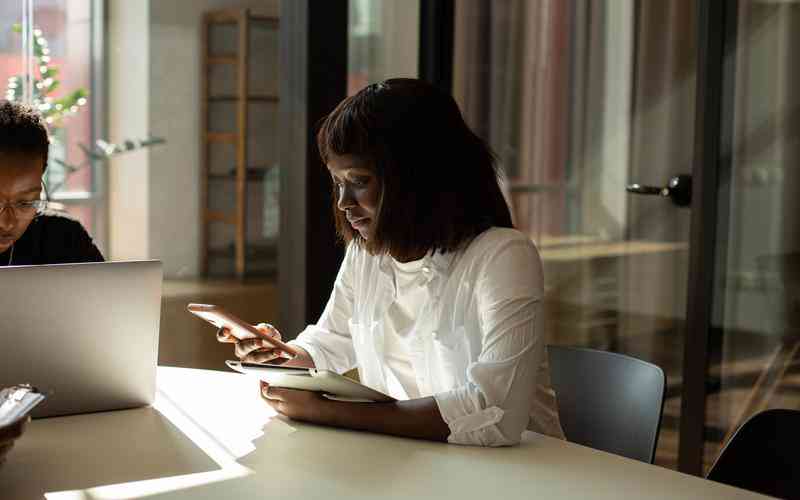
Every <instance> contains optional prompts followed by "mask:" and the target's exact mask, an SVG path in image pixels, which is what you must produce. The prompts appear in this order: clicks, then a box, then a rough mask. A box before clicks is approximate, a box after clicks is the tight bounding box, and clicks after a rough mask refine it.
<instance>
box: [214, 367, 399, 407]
mask: <svg viewBox="0 0 800 500" xmlns="http://www.w3.org/2000/svg"><path fill="white" fill-rule="evenodd" d="M225 364H227V365H228V367H230V368H231V369H232V370H236V371H237V372H240V373H245V374H248V375H255V376H257V377H258V378H260V379H261V380H263V381H264V382H266V383H268V384H269V385H272V386H274V387H282V388H285V389H300V390H303V391H314V392H321V393H323V394H324V395H325V397H328V398H329V399H335V400H339V401H353V402H389V401H396V400H395V399H394V398H393V397H391V396H387V395H386V394H383V393H382V392H379V391H376V390H375V389H372V388H370V387H367V386H366V385H362V384H359V383H358V382H356V381H355V380H352V379H349V378H347V377H345V376H344V375H339V374H338V373H336V372H332V371H330V370H318V369H316V368H302V367H296V366H281V365H266V364H258V363H245V362H242V361H232V360H228V361H226V362H225Z"/></svg>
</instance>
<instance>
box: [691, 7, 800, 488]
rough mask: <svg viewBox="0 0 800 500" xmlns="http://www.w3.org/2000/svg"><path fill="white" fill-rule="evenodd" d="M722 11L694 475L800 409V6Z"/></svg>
mask: <svg viewBox="0 0 800 500" xmlns="http://www.w3.org/2000/svg"><path fill="white" fill-rule="evenodd" d="M720 4H724V5H720V6H716V7H714V9H719V11H715V10H713V9H712V10H710V11H709V12H708V13H707V14H708V17H709V31H710V32H711V33H712V36H714V33H718V35H719V36H720V38H721V42H720V47H719V49H720V50H719V53H720V59H721V60H720V61H718V63H717V64H719V68H720V69H721V71H720V74H719V75H714V74H713V71H711V72H710V73H709V81H708V82H707V83H708V87H709V88H714V87H716V88H718V90H719V94H720V104H721V106H720V113H719V116H720V120H719V126H714V125H713V124H709V127H708V128H707V129H706V131H705V132H704V134H707V135H708V136H709V139H710V141H711V142H712V143H713V142H714V141H717V143H718V144H719V148H718V151H707V153H708V157H707V158H706V159H705V160H704V161H706V162H708V163H709V165H710V166H712V168H715V169H716V171H717V175H716V180H715V185H710V186H709V187H708V189H706V190H704V193H707V194H710V195H711V196H713V197H716V204H715V205H716V206H715V212H716V213H715V214H713V217H710V218H709V219H707V220H709V221H710V222H711V224H707V227H708V230H709V232H711V233H712V234H713V236H714V237H715V240H716V242H715V244H714V250H713V253H714V256H713V260H714V266H713V277H712V281H711V287H710V289H709V292H710V307H709V321H708V323H707V326H702V325H698V328H706V329H707V330H706V331H704V332H700V331H697V333H698V334H699V335H698V337H703V336H705V337H706V341H707V347H706V348H707V353H706V355H705V356H704V358H705V359H703V357H698V358H697V359H696V360H695V361H691V362H689V363H687V369H688V370H690V371H692V372H693V373H705V377H704V379H701V380H699V381H698V377H693V378H692V381H690V384H691V385H693V388H692V389H691V392H693V393H696V394H698V397H691V398H689V399H688V400H687V406H686V407H685V408H686V411H687V412H688V413H691V414H692V415H695V416H696V417H697V418H694V419H692V420H690V421H687V422H685V430H686V433H687V435H688V434H694V435H697V436H698V437H699V436H702V441H701V442H700V443H696V444H697V445H698V446H694V445H692V444H691V443H690V442H689V441H690V440H687V441H686V443H685V446H683V447H682V448H683V449H682V455H683V458H682V465H683V467H682V468H683V469H684V470H686V471H687V472H693V473H700V472H702V473H705V472H707V471H708V468H709V467H710V466H711V465H712V464H713V462H714V460H715V459H716V457H717V455H718V454H719V451H720V450H721V447H722V446H724V444H725V443H726V442H727V441H728V439H729V438H730V437H731V435H732V434H733V433H734V432H735V431H736V429H737V428H738V427H739V426H740V425H741V424H742V423H744V421H745V420H747V418H749V417H750V416H752V415H754V414H755V413H758V412H760V411H763V410H765V409H769V408H791V409H797V408H800V356H798V354H799V353H800V236H798V234H799V233H798V231H796V230H795V229H796V227H797V226H798V224H799V221H798V213H800V210H798V209H800V206H798V205H800V202H798V194H800V171H798V168H797V165H798V160H800V142H799V141H798V137H800V120H798V117H799V116H800V87H798V85H797V82H798V76H800V61H798V59H797V57H796V56H795V55H794V53H793V52H794V49H795V48H796V47H797V46H798V43H800V3H798V2H790V1H764V0H758V1H756V0H739V1H738V2H720ZM712 52H713V50H712ZM713 59H714V58H713V57H712V58H711V59H710V60H709V64H710V65H714V64H715V62H714V60H713ZM715 79H717V80H718V81H716V82H715V81H714V80H715ZM712 97H713V96H712ZM712 156H716V158H713V157H712ZM692 244H693V245H694V240H692ZM687 356H689V355H688V354H687ZM692 356H694V355H692Z"/></svg>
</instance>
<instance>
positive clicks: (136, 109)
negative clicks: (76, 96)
mask: <svg viewBox="0 0 800 500" xmlns="http://www.w3.org/2000/svg"><path fill="white" fill-rule="evenodd" d="M107 7H108V23H109V26H108V30H107V33H108V55H107V60H108V84H109V93H108V113H109V121H108V130H109V137H110V138H111V140H112V141H119V140H122V139H123V138H128V137H144V136H146V135H147V132H148V130H149V128H150V124H149V108H148V106H147V102H148V98H149V74H150V57H149V53H150V51H149V37H148V31H149V27H148V24H149V12H150V9H149V6H148V3H147V2H131V1H129V0H110V1H109V2H108V4H107ZM108 166H109V169H108V189H109V201H108V204H109V238H108V239H109V242H108V246H109V249H108V252H107V253H108V255H109V256H110V258H111V259H112V260H127V259H140V258H147V257H148V256H149V253H150V252H149V246H148V245H149V240H150V234H149V233H150V206H149V196H148V195H149V193H148V191H149V189H148V187H149V180H148V179H149V175H148V174H149V153H148V151H146V150H145V151H135V152H133V153H129V154H127V155H123V156H119V157H115V158H113V159H112V160H111V161H109V164H108Z"/></svg>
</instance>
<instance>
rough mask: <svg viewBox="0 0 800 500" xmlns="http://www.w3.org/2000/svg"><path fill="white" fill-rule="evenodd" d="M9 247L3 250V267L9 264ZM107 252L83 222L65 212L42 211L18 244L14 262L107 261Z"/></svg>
mask: <svg viewBox="0 0 800 500" xmlns="http://www.w3.org/2000/svg"><path fill="white" fill-rule="evenodd" d="M10 255H11V249H10V248H9V249H8V250H6V251H5V252H3V253H0V266H6V265H8V259H9V256H10ZM103 260H104V259H103V255H102V254H101V253H100V250H98V249H97V247H96V246H95V245H94V242H92V238H91V236H89V233H87V232H86V230H85V229H84V228H83V226H82V225H81V223H80V222H78V221H76V220H73V219H70V218H69V217H66V216H63V215H55V214H50V213H48V214H42V215H37V216H36V218H35V219H33V221H32V222H31V224H30V225H29V226H28V229H26V230H25V233H23V235H22V237H21V238H20V239H18V240H17V241H16V243H14V257H13V261H12V262H11V265H14V266H22V265H30V264H67V263H71V262H103Z"/></svg>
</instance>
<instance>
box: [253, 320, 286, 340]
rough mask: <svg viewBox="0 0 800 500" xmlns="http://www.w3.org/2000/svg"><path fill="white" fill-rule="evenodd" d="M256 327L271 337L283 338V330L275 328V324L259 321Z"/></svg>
mask: <svg viewBox="0 0 800 500" xmlns="http://www.w3.org/2000/svg"><path fill="white" fill-rule="evenodd" d="M256 328H257V329H258V330H259V331H261V332H263V333H266V334H267V335H269V336H270V337H272V338H274V339H278V340H280V339H281V332H279V331H278V329H277V328H275V327H274V326H272V325H270V324H269V323H259V324H257V325H256Z"/></svg>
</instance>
